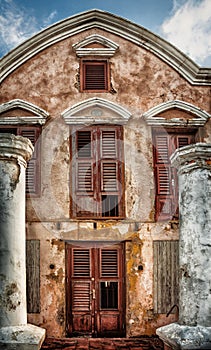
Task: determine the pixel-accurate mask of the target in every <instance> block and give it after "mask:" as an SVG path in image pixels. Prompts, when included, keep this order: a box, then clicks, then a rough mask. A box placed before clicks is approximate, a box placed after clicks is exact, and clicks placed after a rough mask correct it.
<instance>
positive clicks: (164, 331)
mask: <svg viewBox="0 0 211 350" xmlns="http://www.w3.org/2000/svg"><path fill="white" fill-rule="evenodd" d="M171 161H172V165H173V166H174V167H176V168H177V169H178V179H179V212H180V243H179V271H180V278H179V322H178V324H177V323H174V324H170V325H168V326H164V327H160V328H159V329H158V330H157V334H158V335H159V336H160V338H161V339H162V340H163V341H164V342H165V343H166V344H167V345H168V346H169V347H170V348H171V349H192V350H193V349H211V259H210V257H211V145H210V144H205V143H197V144H193V145H189V146H186V147H183V148H181V149H177V150H176V152H175V153H174V154H173V155H172V157H171Z"/></svg>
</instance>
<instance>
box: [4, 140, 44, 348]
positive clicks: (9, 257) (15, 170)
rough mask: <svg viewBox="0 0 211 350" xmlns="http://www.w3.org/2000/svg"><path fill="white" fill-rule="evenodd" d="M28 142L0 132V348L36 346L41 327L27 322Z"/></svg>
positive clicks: (39, 338) (40, 337) (39, 344)
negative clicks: (26, 197)
mask: <svg viewBox="0 0 211 350" xmlns="http://www.w3.org/2000/svg"><path fill="white" fill-rule="evenodd" d="M32 152H33V146H32V144H31V142H30V141H29V140H28V139H26V138H24V137H22V136H14V135H12V134H0V348H1V349H16V348H17V349H24V350H25V349H28V348H30V349H39V348H40V346H41V343H42V341H43V340H44V337H45V330H43V329H41V328H38V327H35V326H32V325H27V307H26V264H25V261H26V249H25V170H26V166H27V161H28V160H29V159H30V157H31V155H32Z"/></svg>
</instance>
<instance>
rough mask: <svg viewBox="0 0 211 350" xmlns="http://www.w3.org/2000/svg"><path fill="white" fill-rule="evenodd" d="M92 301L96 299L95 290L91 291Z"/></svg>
mask: <svg viewBox="0 0 211 350" xmlns="http://www.w3.org/2000/svg"><path fill="white" fill-rule="evenodd" d="M92 299H96V295H95V289H92Z"/></svg>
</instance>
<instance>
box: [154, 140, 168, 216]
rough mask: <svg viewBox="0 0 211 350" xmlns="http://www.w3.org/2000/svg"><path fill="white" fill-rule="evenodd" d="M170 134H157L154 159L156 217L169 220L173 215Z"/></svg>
mask: <svg viewBox="0 0 211 350" xmlns="http://www.w3.org/2000/svg"><path fill="white" fill-rule="evenodd" d="M169 142H170V140H169V136H168V134H161V135H155V138H154V160H155V179H156V189H157V194H156V219H157V220H158V221H159V220H167V219H169V218H170V217H171V215H172V188H171V167H170V163H169V156H170V145H169Z"/></svg>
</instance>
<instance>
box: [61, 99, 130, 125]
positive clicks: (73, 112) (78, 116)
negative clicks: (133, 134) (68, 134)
mask: <svg viewBox="0 0 211 350" xmlns="http://www.w3.org/2000/svg"><path fill="white" fill-rule="evenodd" d="M87 109H89V112H87ZM95 111H96V112H98V111H99V113H94V112H95ZM105 111H107V112H109V111H110V112H111V113H110V115H109V117H108V116H107V117H106V118H105V116H104V113H105ZM61 115H62V117H63V118H64V120H65V123H66V124H70V125H87V124H88V125H90V124H105V123H106V124H119V125H124V124H126V123H127V121H128V120H129V118H130V117H131V113H130V112H128V111H127V110H126V109H125V108H123V107H122V106H120V105H118V104H116V103H113V102H111V101H108V100H105V99H103V98H98V97H93V98H90V99H87V100H85V101H82V102H79V103H77V104H75V105H73V106H72V107H70V108H67V109H66V110H65V111H63V112H62V113H61Z"/></svg>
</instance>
